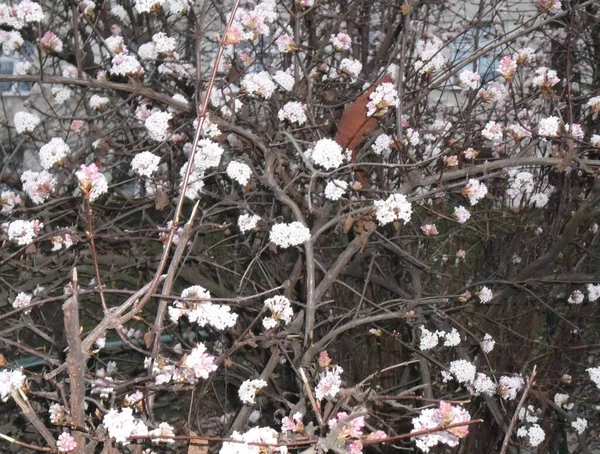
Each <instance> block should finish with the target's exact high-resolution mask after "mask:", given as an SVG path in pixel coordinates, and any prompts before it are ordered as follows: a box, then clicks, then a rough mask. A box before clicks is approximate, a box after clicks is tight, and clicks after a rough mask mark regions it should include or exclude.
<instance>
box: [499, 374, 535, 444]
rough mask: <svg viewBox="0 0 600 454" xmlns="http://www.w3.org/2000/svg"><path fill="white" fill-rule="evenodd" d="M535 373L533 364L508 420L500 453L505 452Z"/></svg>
mask: <svg viewBox="0 0 600 454" xmlns="http://www.w3.org/2000/svg"><path fill="white" fill-rule="evenodd" d="M535 374H536V366H533V372H532V373H531V375H530V376H529V378H528V379H527V386H526V387H525V391H523V395H522V396H521V400H520V401H519V405H517V408H516V409H515V414H514V415H513V417H512V419H511V421H510V425H509V426H508V430H507V431H506V436H505V437H504V441H503V442H502V449H501V450H500V454H506V450H507V449H508V443H509V442H510V439H511V437H512V431H513V430H514V428H515V426H516V425H517V420H518V419H519V412H520V411H521V408H523V405H525V401H526V400H527V396H528V395H529V392H530V391H531V387H532V386H533V383H534V380H535Z"/></svg>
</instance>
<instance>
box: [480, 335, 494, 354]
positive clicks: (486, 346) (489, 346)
mask: <svg viewBox="0 0 600 454" xmlns="http://www.w3.org/2000/svg"><path fill="white" fill-rule="evenodd" d="M480 345H481V349H482V350H483V352H484V353H490V352H491V351H492V350H493V349H494V346H495V345H496V341H495V340H494V338H493V337H492V336H491V335H490V334H488V333H486V334H485V336H483V340H482V341H481V343H480Z"/></svg>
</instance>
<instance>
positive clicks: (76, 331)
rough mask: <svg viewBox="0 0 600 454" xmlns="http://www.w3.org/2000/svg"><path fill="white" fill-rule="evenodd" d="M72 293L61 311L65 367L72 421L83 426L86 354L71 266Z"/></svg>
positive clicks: (77, 436) (80, 444)
mask: <svg viewBox="0 0 600 454" xmlns="http://www.w3.org/2000/svg"><path fill="white" fill-rule="evenodd" d="M72 282H73V294H72V295H71V298H69V299H68V300H67V301H66V302H65V304H63V312H64V319H65V334H66V337H67V344H68V345H69V354H68V355H67V367H68V370H69V389H70V392H71V399H70V401H71V402H70V403H71V405H70V406H71V417H72V419H73V423H74V424H75V425H76V426H78V427H85V413H84V399H85V391H86V383H85V371H86V360H87V355H86V354H85V353H84V350H83V349H82V347H81V337H80V324H79V298H78V295H77V291H78V285H79V283H78V279H77V269H76V268H73V281H72ZM75 440H76V441H77V446H78V449H77V450H76V452H79V451H80V450H81V448H83V446H84V445H85V438H84V436H83V434H82V433H81V432H75Z"/></svg>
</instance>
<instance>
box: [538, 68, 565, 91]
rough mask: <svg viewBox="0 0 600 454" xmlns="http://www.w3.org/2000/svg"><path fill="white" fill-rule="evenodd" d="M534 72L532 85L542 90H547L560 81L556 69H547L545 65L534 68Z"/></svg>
mask: <svg viewBox="0 0 600 454" xmlns="http://www.w3.org/2000/svg"><path fill="white" fill-rule="evenodd" d="M535 74H536V75H535V77H534V78H533V81H532V85H533V86H534V87H539V88H541V89H542V90H549V89H550V88H552V87H554V86H555V85H556V84H557V83H559V82H560V79H559V78H558V77H557V75H556V71H555V70H553V69H548V68H546V67H545V66H542V67H541V68H538V69H536V70H535Z"/></svg>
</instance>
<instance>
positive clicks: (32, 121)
mask: <svg viewBox="0 0 600 454" xmlns="http://www.w3.org/2000/svg"><path fill="white" fill-rule="evenodd" d="M14 123H15V129H16V130H17V133H18V134H21V133H24V132H32V131H33V130H34V129H35V128H36V127H37V125H39V124H40V118H39V117H38V116H37V115H34V114H30V113H29V112H17V113H16V114H15V117H14Z"/></svg>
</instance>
